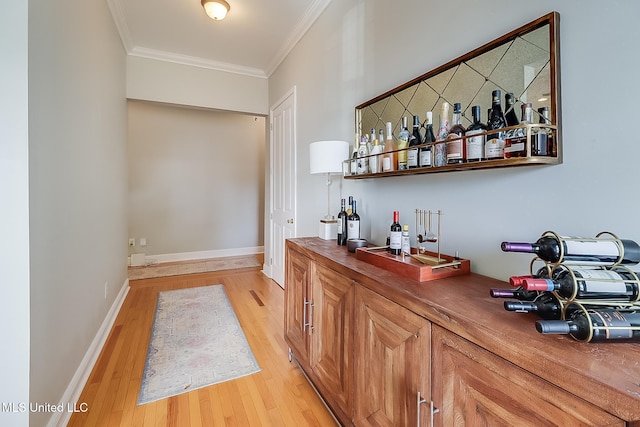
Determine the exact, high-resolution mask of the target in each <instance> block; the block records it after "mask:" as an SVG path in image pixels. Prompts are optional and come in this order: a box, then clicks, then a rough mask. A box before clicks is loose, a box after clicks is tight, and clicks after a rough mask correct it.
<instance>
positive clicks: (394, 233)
mask: <svg viewBox="0 0 640 427" xmlns="http://www.w3.org/2000/svg"><path fill="white" fill-rule="evenodd" d="M399 221H400V213H399V212H398V211H393V223H391V234H389V251H390V252H391V253H392V254H393V255H400V253H401V252H402V227H401V226H400V222H399Z"/></svg>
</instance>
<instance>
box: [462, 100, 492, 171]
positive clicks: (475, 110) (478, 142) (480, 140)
mask: <svg viewBox="0 0 640 427" xmlns="http://www.w3.org/2000/svg"><path fill="white" fill-rule="evenodd" d="M480 114H481V110H480V106H479V105H474V106H473V107H471V116H472V117H473V123H471V125H470V126H469V127H468V128H467V130H466V131H465V135H466V138H465V144H466V156H467V158H466V160H467V162H478V161H480V160H482V157H484V141H485V139H486V138H485V137H486V135H484V134H483V132H485V131H486V130H487V126H486V125H485V124H484V123H482V122H481V121H480ZM479 134H482V135H479Z"/></svg>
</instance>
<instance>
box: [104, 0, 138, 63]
mask: <svg viewBox="0 0 640 427" xmlns="http://www.w3.org/2000/svg"><path fill="white" fill-rule="evenodd" d="M107 5H108V6H109V10H111V16H112V17H113V22H114V23H115V24H116V28H117V29H118V33H119V34H120V40H121V41H122V46H124V50H125V51H126V52H127V53H129V52H131V49H132V48H133V45H132V43H131V32H130V31H129V26H127V20H126V19H125V17H124V9H123V8H122V2H121V1H120V0H107Z"/></svg>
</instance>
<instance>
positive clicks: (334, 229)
mask: <svg viewBox="0 0 640 427" xmlns="http://www.w3.org/2000/svg"><path fill="white" fill-rule="evenodd" d="M318 237H320V238H321V239H323V240H331V239H337V238H338V220H335V219H321V220H320V230H319V232H318Z"/></svg>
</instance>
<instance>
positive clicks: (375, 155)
mask: <svg viewBox="0 0 640 427" xmlns="http://www.w3.org/2000/svg"><path fill="white" fill-rule="evenodd" d="M371 131H372V132H375V131H376V130H375V129H371ZM380 136H382V135H380ZM380 153H382V145H380V140H379V139H378V138H376V139H374V140H373V146H372V147H371V151H370V153H369V154H370V155H371V157H369V170H370V171H371V173H378V172H381V171H382V156H380V155H379V154H380Z"/></svg>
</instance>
